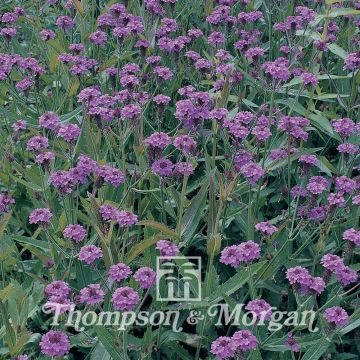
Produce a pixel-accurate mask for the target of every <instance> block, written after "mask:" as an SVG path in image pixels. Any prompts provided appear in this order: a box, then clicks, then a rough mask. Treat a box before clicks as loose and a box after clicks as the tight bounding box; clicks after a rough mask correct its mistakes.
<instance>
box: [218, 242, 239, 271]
mask: <svg viewBox="0 0 360 360" xmlns="http://www.w3.org/2000/svg"><path fill="white" fill-rule="evenodd" d="M220 262H221V263H223V264H225V265H230V266H232V267H234V268H237V267H239V265H240V262H241V254H240V248H239V246H238V245H231V246H227V247H226V248H225V249H224V250H223V251H222V252H221V256H220Z"/></svg>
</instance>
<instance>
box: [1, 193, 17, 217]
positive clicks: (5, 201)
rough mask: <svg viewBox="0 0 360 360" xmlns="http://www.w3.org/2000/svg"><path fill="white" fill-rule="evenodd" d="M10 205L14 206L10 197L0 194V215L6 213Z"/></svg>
mask: <svg viewBox="0 0 360 360" xmlns="http://www.w3.org/2000/svg"><path fill="white" fill-rule="evenodd" d="M11 204H15V200H14V199H13V198H12V197H11V196H10V195H7V194H2V193H0V213H3V212H6V211H8V208H9V205H11Z"/></svg>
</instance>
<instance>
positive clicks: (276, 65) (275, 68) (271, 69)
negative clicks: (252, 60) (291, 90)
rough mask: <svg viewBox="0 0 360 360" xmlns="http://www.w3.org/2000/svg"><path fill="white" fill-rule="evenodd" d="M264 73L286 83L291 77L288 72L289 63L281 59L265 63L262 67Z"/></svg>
mask: <svg viewBox="0 0 360 360" xmlns="http://www.w3.org/2000/svg"><path fill="white" fill-rule="evenodd" d="M262 68H263V69H264V71H265V73H266V74H268V75H270V76H271V77H272V78H273V79H275V80H278V81H283V82H285V81H287V80H289V79H290V77H291V72H290V70H289V61H288V60H287V59H285V58H283V57H280V58H277V59H276V60H275V61H267V62H265V63H264V64H263V65H262Z"/></svg>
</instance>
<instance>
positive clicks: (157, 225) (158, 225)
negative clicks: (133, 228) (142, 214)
mask: <svg viewBox="0 0 360 360" xmlns="http://www.w3.org/2000/svg"><path fill="white" fill-rule="evenodd" d="M137 225H143V226H149V227H152V228H154V229H157V230H159V231H161V232H162V233H163V234H165V235H167V236H169V237H170V238H172V239H177V240H179V235H178V234H177V233H176V232H175V231H174V230H171V229H170V228H168V227H167V226H165V225H164V224H161V223H159V222H157V221H154V220H144V221H140V222H138V223H137Z"/></svg>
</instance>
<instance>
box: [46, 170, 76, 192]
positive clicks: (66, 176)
mask: <svg viewBox="0 0 360 360" xmlns="http://www.w3.org/2000/svg"><path fill="white" fill-rule="evenodd" d="M49 182H50V184H52V185H53V186H55V187H56V188H57V189H58V190H59V191H60V192H62V193H65V194H70V193H71V192H72V190H73V187H74V185H75V179H74V177H73V174H72V172H71V171H65V170H59V171H55V172H54V173H52V174H51V175H50V177H49Z"/></svg>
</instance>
